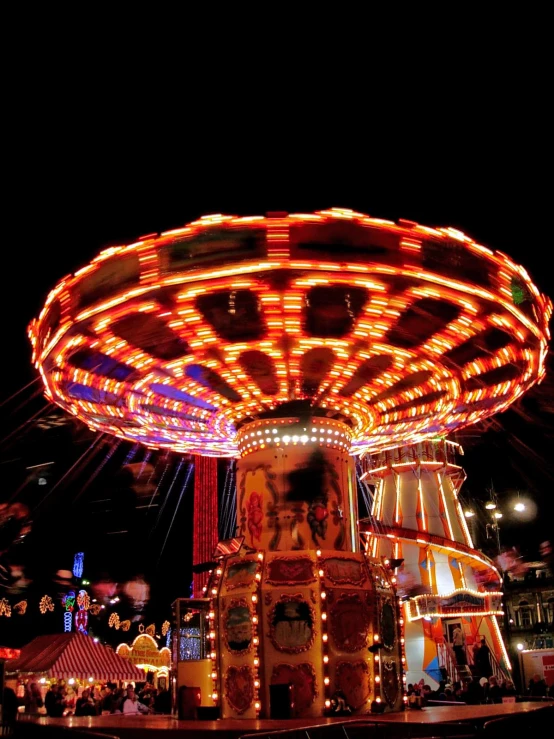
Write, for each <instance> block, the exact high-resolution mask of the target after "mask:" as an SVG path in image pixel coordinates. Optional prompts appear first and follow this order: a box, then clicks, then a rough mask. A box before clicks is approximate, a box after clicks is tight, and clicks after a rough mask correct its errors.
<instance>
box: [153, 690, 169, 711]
mask: <svg viewBox="0 0 554 739" xmlns="http://www.w3.org/2000/svg"><path fill="white" fill-rule="evenodd" d="M154 711H155V712H156V713H171V693H170V692H169V690H168V689H167V688H158V695H157V696H156V698H155V699H154Z"/></svg>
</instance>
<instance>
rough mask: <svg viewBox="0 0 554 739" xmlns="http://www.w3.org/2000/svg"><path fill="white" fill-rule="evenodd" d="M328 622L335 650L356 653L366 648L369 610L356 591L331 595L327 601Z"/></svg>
mask: <svg viewBox="0 0 554 739" xmlns="http://www.w3.org/2000/svg"><path fill="white" fill-rule="evenodd" d="M364 595H365V594H364ZM329 621H330V629H331V636H332V638H333V642H334V645H335V647H336V648H337V649H339V650H341V651H343V652H357V651H358V650H359V649H363V648H364V647H365V646H367V637H368V633H369V627H370V623H371V610H370V607H369V604H368V603H367V602H366V600H365V598H364V599H363V596H362V595H361V594H360V593H358V592H357V591H353V592H348V591H344V592H342V593H339V594H333V597H332V598H330V599H329Z"/></svg>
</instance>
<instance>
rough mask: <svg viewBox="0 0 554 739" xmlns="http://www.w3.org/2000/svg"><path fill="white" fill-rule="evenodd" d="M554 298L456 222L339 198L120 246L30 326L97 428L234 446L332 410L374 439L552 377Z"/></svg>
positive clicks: (355, 444)
mask: <svg viewBox="0 0 554 739" xmlns="http://www.w3.org/2000/svg"><path fill="white" fill-rule="evenodd" d="M551 311H552V305H551V302H550V301H549V299H548V298H547V297H546V296H544V295H541V294H540V293H539V291H538V290H537V288H536V287H535V285H534V284H533V283H532V282H531V280H530V278H529V276H528V275H527V273H526V272H525V270H524V269H523V268H522V267H520V266H518V265H516V264H514V263H513V262H512V261H511V260H510V259H509V257H507V256H506V255H505V254H502V253H501V252H497V251H491V250H490V249H487V248H486V247H484V246H481V245H480V244H477V243H475V242H474V241H472V240H471V239H470V238H469V237H467V236H465V235H464V234H462V233H460V232H459V231H455V230H453V229H450V228H436V229H435V228H428V227H425V226H420V225H418V224H415V223H412V222H407V221H400V222H399V223H398V224H395V223H392V222H390V221H383V220H380V219H376V218H370V217H369V216H364V215H361V214H358V213H354V212H352V211H347V210H338V209H332V210H329V211H320V212H318V213H313V214H308V215H283V214H276V215H274V216H272V215H269V216H267V217H249V218H237V217H232V216H221V215H218V216H208V217H205V218H202V219H200V220H199V221H195V222H193V223H191V224H189V225H188V226H186V227H184V228H182V229H178V230H176V231H170V232H167V233H163V234H161V235H149V236H145V237H143V238H142V239H141V240H140V241H138V242H137V243H135V244H131V245H130V246H121V247H114V248H110V249H107V250H106V251H104V252H102V253H101V254H100V256H98V257H97V258H96V259H95V260H94V261H93V262H92V263H91V264H89V265H88V266H86V267H85V268H84V269H82V270H80V271H79V272H77V273H75V275H73V276H69V277H66V278H65V279H64V280H62V281H61V282H60V283H59V284H58V285H57V286H56V288H55V289H54V290H53V291H52V292H51V293H50V295H49V296H48V299H47V301H46V305H45V307H44V309H43V311H42V312H41V314H40V316H39V317H38V318H37V319H36V320H34V321H33V322H32V323H31V326H30V328H29V335H30V338H31V341H32V344H33V349H34V361H35V363H36V366H37V367H38V369H39V370H40V372H41V375H42V378H43V381H44V384H45V387H46V394H47V396H48V397H50V398H51V399H52V400H53V401H54V402H55V403H57V404H58V405H60V406H61V407H62V408H64V409H66V410H67V411H69V412H70V413H72V414H74V415H75V416H77V417H78V418H80V419H81V420H83V421H84V422H85V423H86V424H88V425H89V426H90V427H91V428H93V429H97V430H100V431H104V432H107V433H110V434H113V435H115V436H118V437H122V438H124V439H127V440H129V441H132V442H141V443H143V444H145V445H147V446H149V447H153V448H169V449H173V450H175V451H178V452H187V453H195V454H206V455H214V456H236V455H238V443H237V433H238V431H239V429H240V427H241V426H242V425H244V424H245V423H247V422H250V421H255V420H258V419H264V418H278V417H286V418H288V419H290V418H293V417H294V418H298V421H299V423H300V424H302V421H303V419H304V418H313V417H314V416H315V417H318V416H320V417H327V418H331V419H336V420H339V421H342V422H343V423H346V424H347V425H348V427H349V428H350V429H351V437H352V438H351V442H352V444H351V452H352V454H361V453H364V452H367V451H376V450H379V449H385V448H388V447H391V446H397V445H399V444H404V443H405V444H411V443H414V442H418V441H421V440H423V439H426V438H430V437H435V436H437V435H441V434H447V433H450V432H452V431H453V430H455V429H458V428H461V427H464V426H467V425H469V424H472V423H475V422H476V421H478V420H481V419H482V418H484V417H486V416H490V415H492V414H494V413H497V412H499V411H502V410H504V409H505V408H507V407H508V406H509V405H510V404H511V403H512V402H514V400H516V399H517V398H518V397H519V396H521V395H522V394H523V393H524V392H525V391H526V390H527V389H528V388H529V387H531V386H532V385H533V384H535V383H536V382H538V381H540V380H541V379H542V378H543V376H544V372H545V368H544V361H545V356H546V351H547V341H548V339H549V333H548V321H549V318H550V314H551Z"/></svg>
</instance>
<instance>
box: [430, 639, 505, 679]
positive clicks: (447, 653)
mask: <svg viewBox="0 0 554 739" xmlns="http://www.w3.org/2000/svg"><path fill="white" fill-rule="evenodd" d="M464 649H465V654H466V662H467V667H468V668H469V672H473V670H472V667H473V666H474V664H475V662H474V658H473V650H472V649H468V648H467V647H464ZM437 656H438V658H439V665H440V666H441V667H444V668H445V669H446V672H447V673H448V676H449V677H450V678H452V679H456V680H461V678H462V677H466V676H467V670H464V669H463V667H464V665H459V664H458V663H457V661H456V655H455V654H454V650H453V649H452V647H451V645H450V644H448V642H437ZM489 658H490V664H491V671H492V674H493V675H494V677H495V678H496V679H497V680H510V679H511V676H510V675H508V674H507V673H506V672H505V671H504V669H503V668H502V667H501V665H500V662H499V661H498V660H497V658H496V655H495V654H494V652H493V651H492V649H490V647H489Z"/></svg>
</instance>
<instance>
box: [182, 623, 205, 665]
mask: <svg viewBox="0 0 554 739" xmlns="http://www.w3.org/2000/svg"><path fill="white" fill-rule="evenodd" d="M201 652H202V649H201V635H200V629H199V628H198V627H197V626H190V627H188V628H186V629H181V633H180V639H179V661H184V660H189V659H202V653H201Z"/></svg>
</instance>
